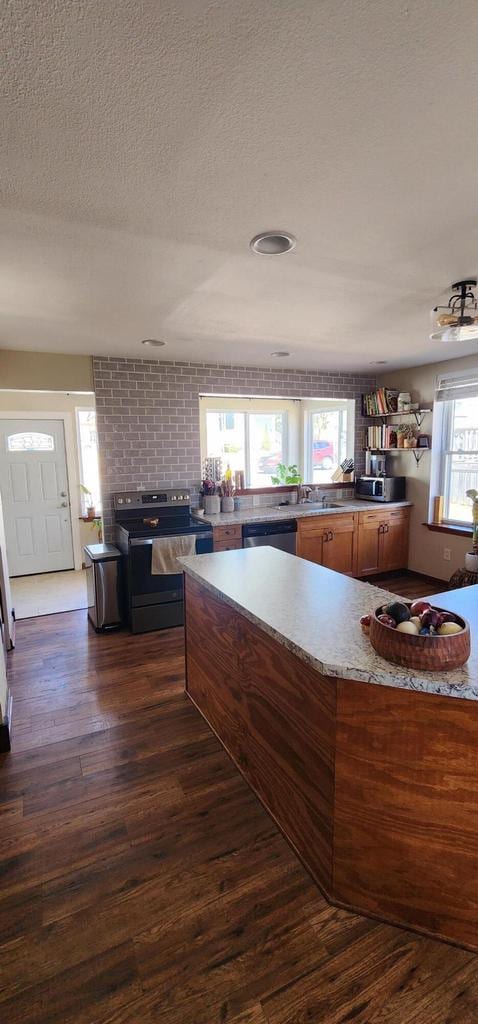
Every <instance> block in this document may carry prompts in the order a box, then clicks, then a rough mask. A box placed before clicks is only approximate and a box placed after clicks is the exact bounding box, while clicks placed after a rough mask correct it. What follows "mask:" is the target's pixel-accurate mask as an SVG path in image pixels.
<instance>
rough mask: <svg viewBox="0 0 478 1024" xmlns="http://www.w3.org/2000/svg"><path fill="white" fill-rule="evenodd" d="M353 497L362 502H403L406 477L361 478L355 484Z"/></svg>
mask: <svg viewBox="0 0 478 1024" xmlns="http://www.w3.org/2000/svg"><path fill="white" fill-rule="evenodd" d="M355 497H356V498H363V500H364V501H404V500H405V497H406V477H404V476H361V477H359V479H358V480H357V482H356V484H355Z"/></svg>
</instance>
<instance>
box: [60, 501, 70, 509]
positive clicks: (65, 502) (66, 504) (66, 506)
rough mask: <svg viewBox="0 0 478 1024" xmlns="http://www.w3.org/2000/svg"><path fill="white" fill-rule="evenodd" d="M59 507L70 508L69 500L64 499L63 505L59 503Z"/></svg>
mask: <svg viewBox="0 0 478 1024" xmlns="http://www.w3.org/2000/svg"><path fill="white" fill-rule="evenodd" d="M58 507H59V508H68V502H67V501H62V503H61V505H59V506H58Z"/></svg>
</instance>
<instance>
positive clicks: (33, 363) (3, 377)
mask: <svg viewBox="0 0 478 1024" xmlns="http://www.w3.org/2000/svg"><path fill="white" fill-rule="evenodd" d="M0 388H15V389H16V390H19V389H20V390H25V391H28V390H30V389H31V390H33V391H93V371H92V361H91V356H66V355H59V354H58V353H56V352H19V351H15V350H13V349H0Z"/></svg>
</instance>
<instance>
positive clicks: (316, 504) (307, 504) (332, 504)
mask: <svg viewBox="0 0 478 1024" xmlns="http://www.w3.org/2000/svg"><path fill="white" fill-rule="evenodd" d="M299 507H300V508H323V509H324V510H327V509H328V508H342V505H339V504H338V503H337V502H336V501H326V502H325V505H324V503H323V502H322V501H302V502H300V506H299Z"/></svg>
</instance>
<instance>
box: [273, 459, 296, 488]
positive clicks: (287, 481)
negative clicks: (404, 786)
mask: <svg viewBox="0 0 478 1024" xmlns="http://www.w3.org/2000/svg"><path fill="white" fill-rule="evenodd" d="M271 480H272V483H273V484H280V486H282V487H287V486H288V485H292V484H297V485H298V486H299V487H300V485H301V483H302V477H301V475H300V473H299V470H298V467H297V466H285V465H284V463H283V462H279V465H278V467H277V475H276V476H271Z"/></svg>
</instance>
